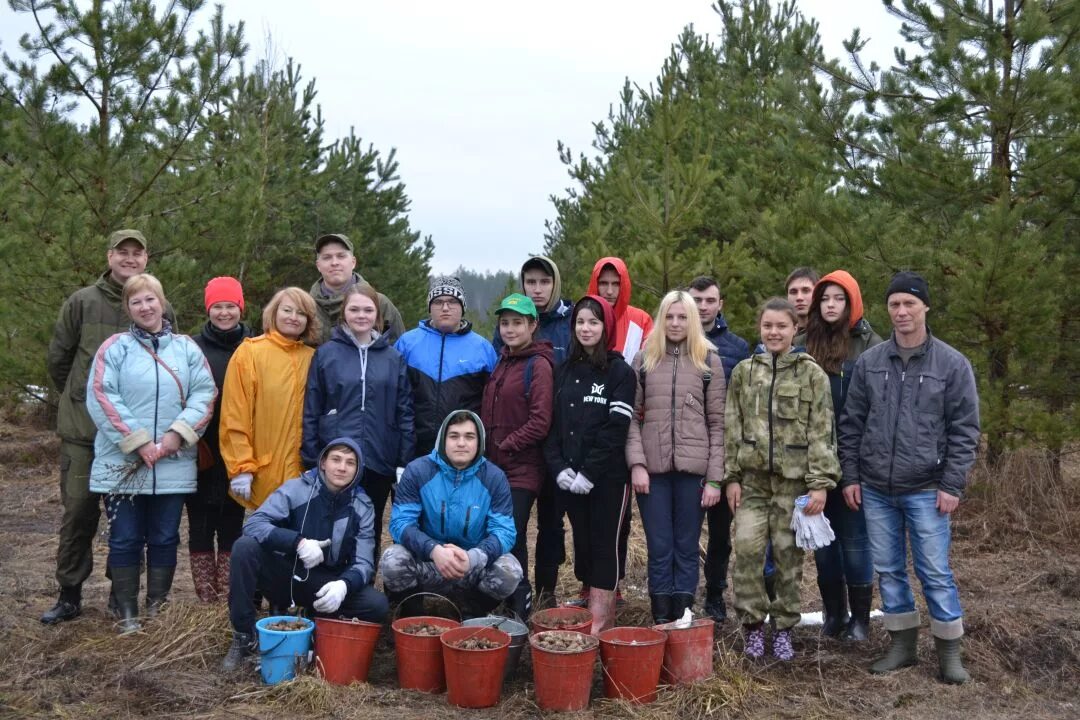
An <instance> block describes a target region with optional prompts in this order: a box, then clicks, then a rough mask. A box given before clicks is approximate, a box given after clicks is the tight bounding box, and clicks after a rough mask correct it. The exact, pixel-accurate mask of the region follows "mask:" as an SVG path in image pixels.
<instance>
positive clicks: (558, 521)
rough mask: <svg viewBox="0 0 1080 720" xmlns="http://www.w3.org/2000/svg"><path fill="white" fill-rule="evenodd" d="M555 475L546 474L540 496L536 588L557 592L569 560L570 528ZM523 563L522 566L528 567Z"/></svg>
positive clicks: (537, 497) (537, 511)
mask: <svg viewBox="0 0 1080 720" xmlns="http://www.w3.org/2000/svg"><path fill="white" fill-rule="evenodd" d="M556 493H557V487H556V485H555V478H553V477H551V476H550V475H546V474H545V476H544V482H543V484H542V485H541V486H540V494H539V495H537V496H536V568H535V571H536V589H537V591H544V592H546V593H548V594H551V593H554V592H555V585H556V583H557V581H558V579H559V566H560V565H562V564H563V563H564V562H566V529H565V528H564V527H563V514H564V513H565V512H566V509H565V505H564V504H563V503H562V502H561V501H559V499H558V496H557V494H556ZM526 567H527V566H526V565H522V568H523V569H524V568H526Z"/></svg>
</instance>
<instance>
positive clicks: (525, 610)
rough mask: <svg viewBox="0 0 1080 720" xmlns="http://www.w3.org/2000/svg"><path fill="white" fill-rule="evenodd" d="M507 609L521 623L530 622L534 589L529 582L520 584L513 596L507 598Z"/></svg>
mask: <svg viewBox="0 0 1080 720" xmlns="http://www.w3.org/2000/svg"><path fill="white" fill-rule="evenodd" d="M506 609H507V610H509V611H510V612H511V613H512V614H513V615H514V617H515V618H517V619H518V620H520V621H521V622H523V623H526V624H527V623H528V622H529V616H530V615H532V588H531V587H529V584H528V583H527V582H524V581H523V582H520V583H518V586H517V588H516V589H515V590H514V592H513V594H512V595H511V596H510V597H508V598H506Z"/></svg>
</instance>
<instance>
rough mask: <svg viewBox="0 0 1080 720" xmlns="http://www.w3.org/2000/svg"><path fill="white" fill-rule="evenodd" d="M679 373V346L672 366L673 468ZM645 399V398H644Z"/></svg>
mask: <svg viewBox="0 0 1080 720" xmlns="http://www.w3.org/2000/svg"><path fill="white" fill-rule="evenodd" d="M678 375H679V348H678V346H676V347H675V362H674V363H673V364H672V366H671V469H672V470H674V469H675V381H676V379H677V378H678ZM642 400H643V401H644V398H642Z"/></svg>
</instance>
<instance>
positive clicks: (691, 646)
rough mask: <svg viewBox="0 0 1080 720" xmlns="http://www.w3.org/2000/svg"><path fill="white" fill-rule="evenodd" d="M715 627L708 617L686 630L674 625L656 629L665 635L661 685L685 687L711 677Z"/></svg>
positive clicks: (700, 619)
mask: <svg viewBox="0 0 1080 720" xmlns="http://www.w3.org/2000/svg"><path fill="white" fill-rule="evenodd" d="M714 625H715V623H713V621H712V620H710V619H709V618H699V619H697V620H694V621H693V622H692V623H690V625H689V627H685V628H677V627H675V623H666V624H664V625H657V626H656V629H657V630H662V631H664V632H665V633H667V636H668V639H667V644H666V645H665V646H664V665H663V668H662V669H661V671H660V680H661V682H663V683H664V684H665V685H686V684H689V683H692V682H696V681H698V680H704V679H705V678H707V677H710V676H712V674H713V663H712V659H713V628H714Z"/></svg>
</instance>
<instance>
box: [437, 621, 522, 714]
mask: <svg viewBox="0 0 1080 720" xmlns="http://www.w3.org/2000/svg"><path fill="white" fill-rule="evenodd" d="M471 639H481V640H491V641H493V642H495V643H497V646H496V647H494V648H490V649H475V650H466V649H464V648H459V647H456V645H457V643H459V642H462V641H464V640H471ZM439 640H440V641H441V642H442V653H443V666H444V667H445V668H446V690H447V695H446V699H447V700H449V701H450V704H451V705H457V706H458V707H464V708H485V707H491V706H492V705H495V704H496V703H498V702H499V694H500V693H501V692H502V684H503V672H504V668H505V667H506V657H507V656H508V655H509V654H510V635H508V634H507V633H504V632H503V631H502V630H497V629H495V628H492V627H459V628H455V629H453V630H447V631H446V632H444V633H443V634H442V636H441V637H440V638H439Z"/></svg>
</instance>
